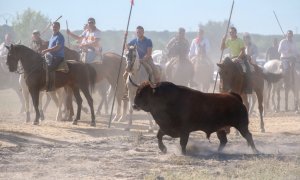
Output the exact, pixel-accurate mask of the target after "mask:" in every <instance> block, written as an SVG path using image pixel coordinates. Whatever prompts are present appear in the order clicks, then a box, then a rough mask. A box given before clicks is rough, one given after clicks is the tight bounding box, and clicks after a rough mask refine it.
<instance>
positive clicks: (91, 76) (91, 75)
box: [86, 64, 97, 92]
mask: <svg viewBox="0 0 300 180" xmlns="http://www.w3.org/2000/svg"><path fill="white" fill-rule="evenodd" d="M86 65H87V69H88V73H89V85H90V88H91V90H92V92H93V90H94V88H95V84H96V78H97V72H96V70H95V69H94V68H93V67H92V65H90V64H86Z"/></svg>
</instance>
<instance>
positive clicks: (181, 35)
mask: <svg viewBox="0 0 300 180" xmlns="http://www.w3.org/2000/svg"><path fill="white" fill-rule="evenodd" d="M166 49H167V56H168V58H169V59H170V61H169V62H168V64H169V65H167V67H173V66H174V64H176V63H178V61H181V62H184V63H185V64H186V66H188V67H189V69H190V73H191V74H190V77H189V80H190V82H189V83H190V86H196V83H195V82H193V78H194V70H193V65H192V63H191V62H190V61H189V58H188V54H189V49H190V44H189V41H188V40H187V39H186V38H185V29H184V28H182V27H181V28H179V29H178V34H177V35H176V36H175V37H173V38H172V39H171V40H170V41H169V42H168V44H167V46H166ZM167 71H168V68H167Z"/></svg>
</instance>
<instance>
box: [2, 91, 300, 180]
mask: <svg viewBox="0 0 300 180" xmlns="http://www.w3.org/2000/svg"><path fill="white" fill-rule="evenodd" d="M0 99H1V101H0V179H22V180H23V179H187V180H190V179H270V180H271V179H272V180H273V179H300V116H299V115H298V116H296V115H294V114H293V113H292V112H290V113H279V114H268V115H267V116H266V117H265V127H266V133H260V129H259V121H258V118H257V117H251V119H250V121H251V124H250V131H251V132H252V134H253V138H254V142H255V144H256V147H257V149H258V150H259V151H261V152H262V154H253V153H252V151H251V148H250V147H247V144H246V141H245V140H244V139H243V138H242V137H241V136H235V135H234V133H231V134H230V135H229V137H228V139H229V142H228V144H227V146H226V147H225V149H224V152H223V153H222V154H219V153H217V147H218V144H219V141H218V140H217V138H216V135H215V134H213V135H212V137H211V142H209V141H208V140H207V139H206V138H205V135H204V134H203V133H202V132H196V133H193V134H192V136H191V137H190V140H189V142H188V148H187V156H183V155H181V153H180V146H179V140H178V139H172V138H170V137H167V136H166V137H165V138H164V143H165V145H166V146H167V148H168V152H167V153H166V154H162V153H160V150H159V149H158V145H157V139H156V134H155V133H148V132H147V128H148V127H147V125H148V121H146V120H143V119H144V118H145V116H144V114H143V113H142V112H139V113H137V115H136V116H135V120H134V124H135V125H136V126H134V128H133V130H132V131H130V132H125V131H123V128H124V127H125V122H120V123H113V124H112V127H111V128H110V129H109V128H107V122H108V118H109V116H98V117H97V119H96V121H97V127H96V128H93V127H90V126H89V121H90V116H89V115H88V114H84V113H83V114H82V120H80V121H79V122H78V125H77V126H74V125H71V122H56V121H54V119H55V110H56V109H55V108H54V106H53V103H52V104H51V105H50V107H49V108H48V111H47V112H46V113H45V115H46V120H45V121H43V122H42V123H41V124H40V125H39V126H33V125H32V124H31V123H29V124H25V123H24V121H25V115H24V114H18V112H19V108H20V105H19V102H18V100H17V98H16V97H15V95H14V93H13V92H12V91H10V90H5V91H0ZM31 117H32V118H33V117H34V115H33V114H32V116H31ZM232 132H233V131H232Z"/></svg>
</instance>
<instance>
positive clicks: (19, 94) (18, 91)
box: [13, 87, 25, 114]
mask: <svg viewBox="0 0 300 180" xmlns="http://www.w3.org/2000/svg"><path fill="white" fill-rule="evenodd" d="M13 90H14V91H15V92H16V94H17V95H18V98H19V100H20V102H21V109H20V114H21V113H23V112H24V110H25V101H24V98H23V95H22V92H21V91H22V90H21V89H19V88H18V87H16V88H13Z"/></svg>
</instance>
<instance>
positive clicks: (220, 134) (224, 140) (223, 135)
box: [217, 130, 228, 152]
mask: <svg viewBox="0 0 300 180" xmlns="http://www.w3.org/2000/svg"><path fill="white" fill-rule="evenodd" d="M217 136H218V139H219V140H220V145H219V148H218V152H222V151H223V149H224V147H225V145H226V143H227V141H228V140H227V136H226V132H225V131H224V130H218V131H217Z"/></svg>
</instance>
